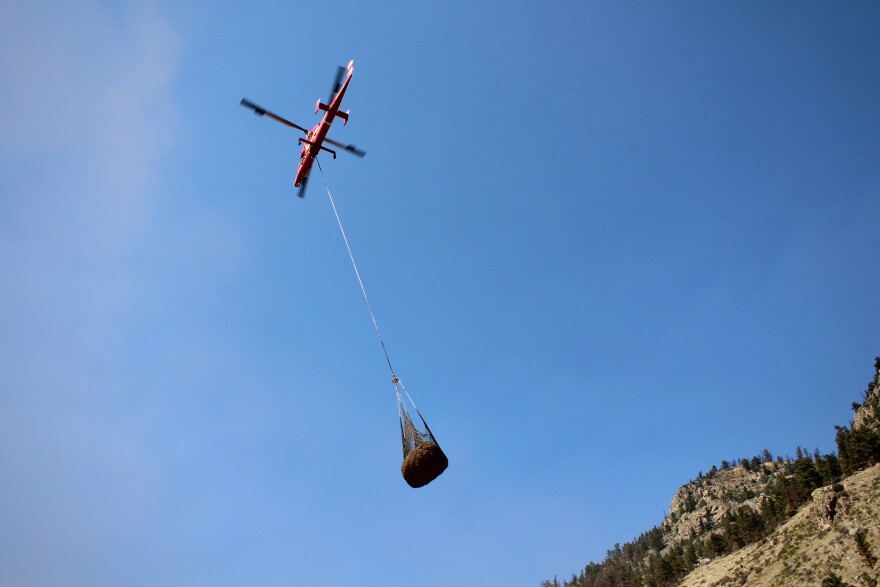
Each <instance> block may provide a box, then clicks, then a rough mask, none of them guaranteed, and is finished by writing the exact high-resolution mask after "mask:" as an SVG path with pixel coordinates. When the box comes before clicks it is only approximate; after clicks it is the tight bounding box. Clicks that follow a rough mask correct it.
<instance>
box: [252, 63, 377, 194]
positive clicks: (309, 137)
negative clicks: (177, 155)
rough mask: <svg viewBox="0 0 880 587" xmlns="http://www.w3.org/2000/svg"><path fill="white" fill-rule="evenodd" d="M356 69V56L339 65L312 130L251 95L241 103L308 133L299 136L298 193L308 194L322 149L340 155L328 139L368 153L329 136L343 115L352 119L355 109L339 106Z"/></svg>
mask: <svg viewBox="0 0 880 587" xmlns="http://www.w3.org/2000/svg"><path fill="white" fill-rule="evenodd" d="M353 73H354V60H352V61H349V62H348V67H347V68H343V67H342V66H340V67H339V69H338V70H337V72H336V81H335V82H334V84H333V89H332V91H331V92H330V99H329V100H327V102H328V104H324V103H322V102H321V99H320V98H319V99H318V102H317V104H315V114H317V113H318V111H319V110H323V111H324V116H323V118H321V121H320V122H319V123H318V124H316V125H315V126H314V127H312V129H311V130H308V129H306V128H303V127H302V126H300V125H298V124H294V123H293V122H290V121H289V120H287V119H285V118H282V117H281V116H278V115H277V114H275V113H274V112H270V111H269V110H266V109H265V108H263V107H261V106H258V105H257V104H254V103H253V102H251V101H250V100H248V99H247V98H242V99H241V105H242V106H244V107H245V108H250V109H251V110H253V111H254V114H256V115H257V116H268V117H269V118H271V119H272V120H275V121H278V122H280V123H281V124H284V125H286V126H289V127H291V128H293V129H296V130H298V131H300V132H303V133H305V137H300V138H299V139H298V140H297V143H298V144H301V145H302V150H301V151H300V155H299V167H297V170H296V178H295V179H294V181H293V187H295V188H299V191H298V192H297V195H298V196H299V197H300V198H304V197H305V195H306V194H305V192H306V185H307V184H308V180H309V171H311V169H312V164H314V162H315V158H316V157H317V156H318V153H320V152H321V151H327V152H328V153H330V154H331V155H333V158H334V159H336V151H334V150H332V149H328V148H327V147H325V146H324V143H328V144H330V145H333V146H335V147H339V148H340V149H342V150H344V151H347V152H349V153H351V154H352V155H355V156H357V157H363V156H364V155H366V154H367V153H366V151H362V150H361V149H358V148H356V147H355V146H354V145H346V144H343V143H340V142H339V141H334V140H333V139H331V138H329V137H328V136H327V132H328V131H329V130H330V125H331V124H333V121H334V120H336V119H337V118H341V119H342V124H343V126H345V125H346V124H347V123H348V115H349V113H350V112H351V111H350V110H346V111H345V112H340V110H339V107H340V106H341V105H342V98H343V96H344V95H345V90H347V89H348V84H349V82H351V75H352V74H353ZM343 76H345V81H343V79H342V78H343Z"/></svg>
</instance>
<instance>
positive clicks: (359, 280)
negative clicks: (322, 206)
mask: <svg viewBox="0 0 880 587" xmlns="http://www.w3.org/2000/svg"><path fill="white" fill-rule="evenodd" d="M315 162H316V163H317V164H318V170H319V171H320V172H321V179H322V180H323V181H324V189H326V190H327V197H328V198H330V205H331V206H332V207H333V214H334V215H336V224H338V225H339V232H341V233H342V240H344V241H345V248H346V249H348V258H349V259H351V266H352V267H354V274H355V275H357V280H358V283H359V284H360V286H361V293H363V294H364V301H365V302H367V309H368V310H369V311H370V318H372V319H373V326H374V327H375V328H376V336H378V337H379V344H381V345H382V352H383V353H385V361H386V362H387V363H388V369H389V370H390V371H391V381H392V382H394V387H395V389H396V388H397V384H398V383H399V381H400V380H399V379H398V378H397V376H396V375H395V374H394V367H392V366H391V359H390V358H388V349H386V348H385V341H384V340H383V339H382V332H381V331H380V330H379V323H378V322H376V315H375V314H374V313H373V306H371V305H370V298H369V297H367V288H365V287H364V281H363V280H362V279H361V272H360V271H358V266H357V263H355V262H354V255H353V254H352V252H351V245H349V244H348V237H347V236H345V229H344V228H342V220H340V219H339V212H338V211H337V210H336V203H335V202H334V201H333V195H332V194H331V193H330V186H328V185H327V178H326V177H325V176H324V170H323V169H322V168H321V161H320V160H319V159H318V158H317V157H316V158H315ZM404 393H406V388H404ZM398 395H399V392H398ZM406 395H407V397H409V393H407V394H406ZM410 401H412V399H410ZM413 405H415V404H413Z"/></svg>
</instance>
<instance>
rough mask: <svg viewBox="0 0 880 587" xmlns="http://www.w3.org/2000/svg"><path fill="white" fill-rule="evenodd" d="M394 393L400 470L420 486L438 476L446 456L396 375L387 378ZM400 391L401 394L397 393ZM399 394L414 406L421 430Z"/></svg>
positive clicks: (409, 482)
mask: <svg viewBox="0 0 880 587" xmlns="http://www.w3.org/2000/svg"><path fill="white" fill-rule="evenodd" d="M391 381H392V382H393V383H394V391H395V392H396V393H397V410H398V412H399V413H400V439H401V441H402V442H403V464H401V465H400V472H401V473H402V474H403V478H404V480H405V481H406V482H407V483H408V484H409V486H410V487H423V486H425V485H427V484H428V483H430V482H431V481H433V480H434V479H436V478H437V477H439V476H440V473H442V472H443V471H445V470H446V467H447V466H449V460H448V459H447V458H446V455H445V454H444V453H443V451H442V450H441V449H440V445H439V444H437V440H436V439H435V438H434V435H433V434H432V433H431V429H430V428H428V423H427V422H425V419H424V418H423V417H422V414H421V413H420V412H419V409H418V408H417V407H416V404H415V403H414V402H413V401H412V398H411V397H410V396H409V393H407V391H406V388H405V387H404V386H403V382H401V381H400V379H398V378H397V377H394V378H393V379H392V380H391ZM401 391H403V395H401V393H400V392H401ZM403 396H406V399H408V400H409V403H410V405H411V406H412V409H413V410H415V413H416V415H418V417H419V421H420V422H421V424H422V427H423V428H424V429H423V430H422V429H420V428H419V427H418V426H417V424H416V423H415V422H413V418H412V417H411V416H410V414H409V411H408V410H407V407H406V403H405V402H404V400H403Z"/></svg>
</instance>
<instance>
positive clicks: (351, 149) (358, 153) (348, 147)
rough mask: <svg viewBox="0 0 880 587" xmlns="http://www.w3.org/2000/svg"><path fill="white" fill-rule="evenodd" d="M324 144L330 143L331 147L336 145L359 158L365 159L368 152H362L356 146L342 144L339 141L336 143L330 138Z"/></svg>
mask: <svg viewBox="0 0 880 587" xmlns="http://www.w3.org/2000/svg"><path fill="white" fill-rule="evenodd" d="M324 142H327V143H330V144H331V145H336V146H337V147H339V148H341V149H345V150H346V151H348V152H349V153H351V154H352V155H355V156H357V157H361V158H363V156H364V155H366V154H367V152H366V151H362V150H360V149H358V148H357V147H355V146H354V145H344V144H342V143H340V142H339V141H334V140H333V139H331V138H329V137H328V138H325V139H324Z"/></svg>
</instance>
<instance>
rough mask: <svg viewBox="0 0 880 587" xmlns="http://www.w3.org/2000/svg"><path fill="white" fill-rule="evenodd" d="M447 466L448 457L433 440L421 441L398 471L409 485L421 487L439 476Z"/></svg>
mask: <svg viewBox="0 0 880 587" xmlns="http://www.w3.org/2000/svg"><path fill="white" fill-rule="evenodd" d="M447 466H449V459H447V458H446V455H445V454H443V451H442V450H440V447H439V446H437V445H436V444H434V443H433V442H423V443H422V444H420V445H419V446H417V447H416V448H415V449H413V450H412V451H410V453H409V454H408V455H406V458H405V459H403V464H402V465H400V472H401V473H403V478H404V479H405V480H406V482H407V483H409V486H410V487H423V486H425V485H427V484H428V483H430V482H431V481H433V480H434V479H436V478H437V477H439V476H440V473H442V472H443V471H445V470H446V467H447Z"/></svg>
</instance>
